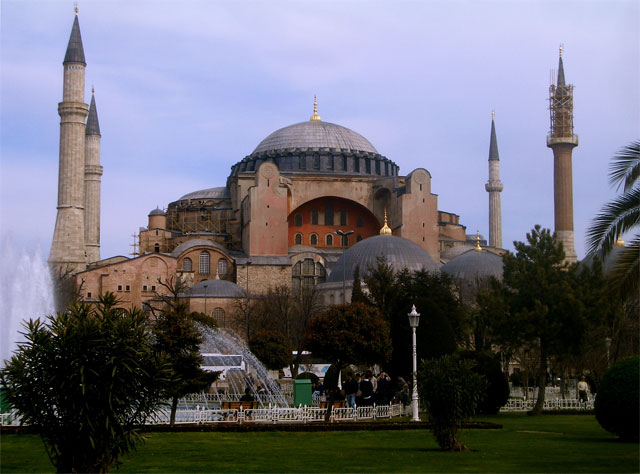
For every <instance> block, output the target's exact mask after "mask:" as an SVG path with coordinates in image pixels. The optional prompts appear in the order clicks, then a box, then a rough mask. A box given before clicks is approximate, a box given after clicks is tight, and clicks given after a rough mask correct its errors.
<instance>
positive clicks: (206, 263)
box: [182, 250, 229, 275]
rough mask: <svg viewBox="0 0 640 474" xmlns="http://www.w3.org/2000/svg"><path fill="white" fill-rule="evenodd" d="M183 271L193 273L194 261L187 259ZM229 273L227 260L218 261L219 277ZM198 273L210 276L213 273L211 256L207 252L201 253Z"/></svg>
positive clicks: (183, 264)
mask: <svg viewBox="0 0 640 474" xmlns="http://www.w3.org/2000/svg"><path fill="white" fill-rule="evenodd" d="M182 271H185V272H192V271H193V260H191V259H190V258H189V257H185V258H184V259H183V260H182ZM228 271H229V264H228V262H227V260H226V259H225V258H221V259H219V260H218V267H217V273H218V275H226V274H227V272H228ZM198 273H200V274H202V275H208V274H209V273H211V255H210V254H209V252H207V251H206V250H204V251H202V252H200V257H199V262H198Z"/></svg>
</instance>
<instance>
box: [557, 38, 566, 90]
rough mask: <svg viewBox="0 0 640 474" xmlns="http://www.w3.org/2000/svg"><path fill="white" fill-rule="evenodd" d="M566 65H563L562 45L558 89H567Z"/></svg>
mask: <svg viewBox="0 0 640 474" xmlns="http://www.w3.org/2000/svg"><path fill="white" fill-rule="evenodd" d="M565 85H566V84H565V80H564V65H563V64H562V45H560V59H559V60H558V82H557V86H558V87H565Z"/></svg>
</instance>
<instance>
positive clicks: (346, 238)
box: [342, 235, 349, 247]
mask: <svg viewBox="0 0 640 474" xmlns="http://www.w3.org/2000/svg"><path fill="white" fill-rule="evenodd" d="M342 246H343V247H348V246H349V236H348V235H343V236H342Z"/></svg>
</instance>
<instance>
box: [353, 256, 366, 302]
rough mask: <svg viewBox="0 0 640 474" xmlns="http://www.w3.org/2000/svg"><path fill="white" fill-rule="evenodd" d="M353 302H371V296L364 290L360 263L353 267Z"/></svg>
mask: <svg viewBox="0 0 640 474" xmlns="http://www.w3.org/2000/svg"><path fill="white" fill-rule="evenodd" d="M351 302H352V303H364V304H370V301H369V298H367V295H365V294H364V292H363V291H362V282H361V280H360V265H356V266H355V268H354V269H353V289H352V290H351Z"/></svg>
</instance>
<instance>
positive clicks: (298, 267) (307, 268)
mask: <svg viewBox="0 0 640 474" xmlns="http://www.w3.org/2000/svg"><path fill="white" fill-rule="evenodd" d="M326 280H327V272H326V270H325V268H324V266H323V265H322V263H320V262H314V261H313V259H312V258H305V259H304V260H303V261H302V262H298V263H296V264H295V265H294V266H293V269H292V272H291V287H292V288H293V289H294V290H299V289H300V288H310V287H312V286H314V285H316V284H317V283H323V282H325V281H326Z"/></svg>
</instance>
